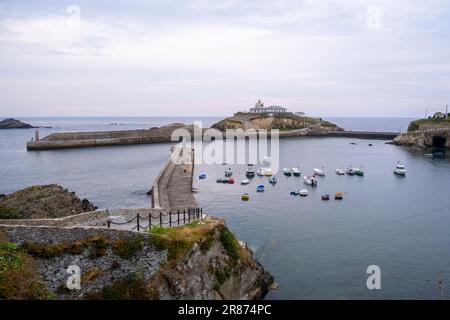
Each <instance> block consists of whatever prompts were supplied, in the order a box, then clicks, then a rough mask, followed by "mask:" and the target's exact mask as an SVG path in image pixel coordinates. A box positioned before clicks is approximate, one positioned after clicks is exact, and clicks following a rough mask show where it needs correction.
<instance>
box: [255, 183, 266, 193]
mask: <svg viewBox="0 0 450 320" xmlns="http://www.w3.org/2000/svg"><path fill="white" fill-rule="evenodd" d="M256 191H257V192H263V191H264V185H263V184H260V185H258V186H257V187H256Z"/></svg>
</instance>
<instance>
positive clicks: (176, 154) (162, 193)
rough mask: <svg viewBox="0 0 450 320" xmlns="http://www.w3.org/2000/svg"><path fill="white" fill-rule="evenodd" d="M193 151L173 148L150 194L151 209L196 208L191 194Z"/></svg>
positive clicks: (184, 148) (195, 202) (196, 205)
mask: <svg viewBox="0 0 450 320" xmlns="http://www.w3.org/2000/svg"><path fill="white" fill-rule="evenodd" d="M193 174H194V151H193V150H192V149H190V148H186V147H173V148H172V150H171V156H170V158H169V159H168V160H167V162H166V164H165V165H164V166H163V168H162V170H161V172H160V173H159V175H158V176H157V177H156V179H155V181H154V183H153V185H152V187H151V190H150V194H151V196H152V207H153V208H170V209H185V208H193V207H198V204H197V201H196V200H195V198H194V195H193V193H192V191H193V190H192V182H193Z"/></svg>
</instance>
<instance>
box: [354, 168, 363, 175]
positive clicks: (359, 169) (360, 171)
mask: <svg viewBox="0 0 450 320" xmlns="http://www.w3.org/2000/svg"><path fill="white" fill-rule="evenodd" d="M353 171H354V172H355V175H357V176H360V177H363V176H364V171H363V169H362V168H354V169H353Z"/></svg>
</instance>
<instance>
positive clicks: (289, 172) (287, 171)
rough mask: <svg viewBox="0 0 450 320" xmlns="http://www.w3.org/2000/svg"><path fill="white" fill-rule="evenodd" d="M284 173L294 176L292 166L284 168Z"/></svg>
mask: <svg viewBox="0 0 450 320" xmlns="http://www.w3.org/2000/svg"><path fill="white" fill-rule="evenodd" d="M283 173H284V175H285V176H288V177H290V176H292V170H291V169H290V168H283Z"/></svg>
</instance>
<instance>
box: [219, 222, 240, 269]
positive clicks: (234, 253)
mask: <svg viewBox="0 0 450 320" xmlns="http://www.w3.org/2000/svg"><path fill="white" fill-rule="evenodd" d="M220 242H221V243H222V245H223V247H224V248H225V250H226V251H227V253H228V256H229V257H230V258H231V260H232V261H233V262H235V263H236V262H237V261H238V260H239V244H238V243H237V241H236V239H235V238H234V236H233V234H232V233H231V232H230V230H228V229H227V228H223V229H222V230H221V232H220Z"/></svg>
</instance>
